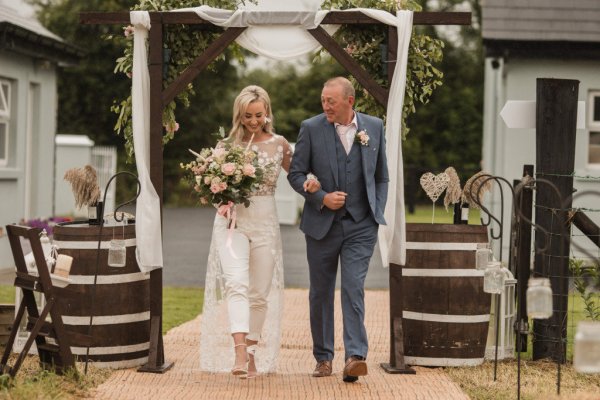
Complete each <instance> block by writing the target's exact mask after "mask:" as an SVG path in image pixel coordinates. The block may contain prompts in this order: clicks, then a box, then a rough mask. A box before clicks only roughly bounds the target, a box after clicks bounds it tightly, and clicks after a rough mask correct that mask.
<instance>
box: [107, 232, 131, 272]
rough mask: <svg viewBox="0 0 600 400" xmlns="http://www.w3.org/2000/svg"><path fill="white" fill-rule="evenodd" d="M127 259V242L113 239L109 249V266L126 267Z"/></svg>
mask: <svg viewBox="0 0 600 400" xmlns="http://www.w3.org/2000/svg"><path fill="white" fill-rule="evenodd" d="M126 258H127V253H126V250H125V240H122V239H113V240H111V241H110V246H109V248H108V266H109V267H124V266H125V261H126Z"/></svg>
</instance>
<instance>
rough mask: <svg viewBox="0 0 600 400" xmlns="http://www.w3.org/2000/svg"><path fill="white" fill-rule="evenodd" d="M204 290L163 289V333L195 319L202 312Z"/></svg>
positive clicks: (170, 287)
mask: <svg viewBox="0 0 600 400" xmlns="http://www.w3.org/2000/svg"><path fill="white" fill-rule="evenodd" d="M203 301H204V289H202V288H182V287H172V286H169V287H165V288H164V290H163V333H166V332H167V331H169V330H170V329H171V328H174V327H176V326H179V325H181V324H182V323H184V322H186V321H189V320H191V319H193V318H195V317H196V316H197V315H198V314H200V311H202V304H203Z"/></svg>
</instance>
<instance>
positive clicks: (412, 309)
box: [390, 224, 491, 366]
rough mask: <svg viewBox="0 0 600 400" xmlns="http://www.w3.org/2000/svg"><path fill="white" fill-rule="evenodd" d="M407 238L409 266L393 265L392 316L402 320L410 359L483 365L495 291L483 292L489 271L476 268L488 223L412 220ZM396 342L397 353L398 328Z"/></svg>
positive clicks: (436, 363)
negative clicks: (413, 222) (477, 250)
mask: <svg viewBox="0 0 600 400" xmlns="http://www.w3.org/2000/svg"><path fill="white" fill-rule="evenodd" d="M406 240H407V254H406V265H405V266H404V267H401V266H399V265H394V264H392V265H391V266H390V313H391V321H392V323H393V321H394V318H401V319H402V327H401V330H400V331H399V332H400V334H401V335H402V336H403V338H404V340H403V342H402V343H403V345H404V362H405V363H406V364H408V365H423V366H476V365H480V364H481V363H482V362H483V359H484V355H485V346H486V341H487V333H488V325H489V320H490V301H491V299H490V298H491V296H490V294H488V293H485V292H484V291H483V271H478V270H477V269H476V267H475V252H476V249H477V244H478V243H487V242H488V239H487V229H486V227H484V226H480V225H446V224H407V225H406ZM396 332H398V330H397V329H396ZM391 343H392V351H391V355H392V358H393V357H394V354H397V353H396V349H395V345H394V330H393V329H392V341H391ZM393 362H395V361H393Z"/></svg>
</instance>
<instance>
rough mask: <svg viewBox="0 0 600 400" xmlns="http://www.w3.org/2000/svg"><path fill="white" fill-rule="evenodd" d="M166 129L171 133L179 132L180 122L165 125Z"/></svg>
mask: <svg viewBox="0 0 600 400" xmlns="http://www.w3.org/2000/svg"><path fill="white" fill-rule="evenodd" d="M165 129H166V130H167V132H169V133H175V132H177V131H178V130H179V122H175V121H174V122H169V123H168V124H166V125H165Z"/></svg>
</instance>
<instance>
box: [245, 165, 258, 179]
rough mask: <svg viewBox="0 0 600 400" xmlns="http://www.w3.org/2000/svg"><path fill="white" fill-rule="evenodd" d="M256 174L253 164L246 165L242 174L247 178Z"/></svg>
mask: <svg viewBox="0 0 600 400" xmlns="http://www.w3.org/2000/svg"><path fill="white" fill-rule="evenodd" d="M255 172H256V168H254V165H252V164H244V167H243V168H242V173H243V174H244V175H246V176H254V173H255Z"/></svg>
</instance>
